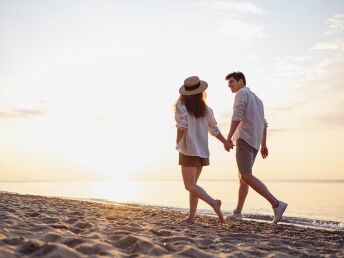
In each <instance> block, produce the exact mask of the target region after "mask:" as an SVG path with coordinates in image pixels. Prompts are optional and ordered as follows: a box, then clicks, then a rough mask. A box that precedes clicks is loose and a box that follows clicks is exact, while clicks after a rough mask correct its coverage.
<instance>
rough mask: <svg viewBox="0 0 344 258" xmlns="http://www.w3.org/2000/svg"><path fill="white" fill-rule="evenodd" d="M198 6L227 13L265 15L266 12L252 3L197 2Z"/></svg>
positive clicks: (231, 1) (230, 1)
mask: <svg viewBox="0 0 344 258" xmlns="http://www.w3.org/2000/svg"><path fill="white" fill-rule="evenodd" d="M197 4H198V5H202V6H207V7H211V8H213V9H216V10H225V11H233V12H239V13H243V14H258V15H261V14H264V13H265V12H266V11H265V10H264V9H262V8H260V7H258V6H256V5H254V4H252V3H249V2H244V3H243V2H239V1H234V0H227V1H212V0H208V1H199V2H197Z"/></svg>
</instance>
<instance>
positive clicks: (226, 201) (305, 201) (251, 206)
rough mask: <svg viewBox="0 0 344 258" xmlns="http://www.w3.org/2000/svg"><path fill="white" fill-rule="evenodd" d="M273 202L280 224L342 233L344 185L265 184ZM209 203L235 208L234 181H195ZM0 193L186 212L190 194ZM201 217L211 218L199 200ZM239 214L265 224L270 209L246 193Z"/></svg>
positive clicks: (63, 187) (33, 187) (120, 189)
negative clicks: (280, 209) (278, 203)
mask: <svg viewBox="0 0 344 258" xmlns="http://www.w3.org/2000/svg"><path fill="white" fill-rule="evenodd" d="M264 183H265V185H266V186H267V187H268V189H269V190H270V192H271V193H272V194H273V195H275V196H276V197H277V198H278V199H280V200H283V201H284V202H287V203H288V208H287V210H286V212H285V214H284V215H285V216H284V217H283V220H282V223H285V224H293V225H297V226H302V227H315V228H322V229H328V230H340V231H344V180H283V181H276V180H265V181H264ZM198 184H199V185H200V186H201V187H203V188H204V189H205V190H206V191H207V192H208V194H209V195H211V196H212V197H213V198H216V199H220V200H222V207H221V208H222V210H223V213H224V215H228V214H231V213H232V212H233V209H234V208H235V206H236V202H237V195H238V194H237V193H238V187H239V184H238V182H237V181H236V180H229V181H228V180H203V181H202V180H201V179H200V180H199V182H198ZM0 191H5V192H12V193H19V194H30V195H42V196H51V197H63V198H70V199H78V200H90V201H96V202H110V203H111V202H116V203H133V204H141V205H146V206H154V207H156V206H158V207H160V208H163V209H174V210H181V211H185V212H187V210H188V205H189V203H188V202H189V197H188V196H189V195H188V192H187V191H186V190H185V188H184V185H183V182H182V181H179V180H168V181H149V180H118V181H112V180H106V181H92V182H90V181H86V182H85V181H83V182H0ZM198 212H199V213H200V214H207V215H215V214H214V212H213V210H212V209H211V208H210V207H209V206H208V205H207V204H206V203H204V202H203V201H201V200H200V201H199V205H198ZM243 215H244V218H245V219H246V220H256V221H262V222H267V223H269V222H270V221H271V220H272V215H273V211H272V208H271V206H270V204H269V203H268V202H267V201H266V200H265V199H264V198H263V197H261V196H260V195H259V194H257V193H256V192H255V191H254V190H253V189H250V190H249V193H248V196H247V199H246V202H245V205H244V209H243Z"/></svg>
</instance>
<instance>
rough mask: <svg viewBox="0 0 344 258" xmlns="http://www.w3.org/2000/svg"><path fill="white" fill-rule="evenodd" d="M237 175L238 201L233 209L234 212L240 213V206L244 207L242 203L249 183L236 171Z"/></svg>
mask: <svg viewBox="0 0 344 258" xmlns="http://www.w3.org/2000/svg"><path fill="white" fill-rule="evenodd" d="M238 176H239V184H240V185H239V192H238V203H237V206H236V208H235V210H234V213H235V214H241V212H242V208H243V207H244V203H245V200H246V197H247V194H248V189H249V185H248V184H246V183H245V181H244V180H242V178H241V174H240V173H238Z"/></svg>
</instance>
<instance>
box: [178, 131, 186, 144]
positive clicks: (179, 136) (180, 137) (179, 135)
mask: <svg viewBox="0 0 344 258" xmlns="http://www.w3.org/2000/svg"><path fill="white" fill-rule="evenodd" d="M184 133H185V128H178V129H177V139H176V143H177V144H178V143H179V142H180V140H181V139H182V138H183V136H184Z"/></svg>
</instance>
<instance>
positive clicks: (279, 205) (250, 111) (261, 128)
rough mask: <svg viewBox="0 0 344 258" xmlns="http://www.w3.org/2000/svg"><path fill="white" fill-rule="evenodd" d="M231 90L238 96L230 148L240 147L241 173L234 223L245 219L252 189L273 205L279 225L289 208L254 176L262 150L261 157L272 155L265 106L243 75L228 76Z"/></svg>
mask: <svg viewBox="0 0 344 258" xmlns="http://www.w3.org/2000/svg"><path fill="white" fill-rule="evenodd" d="M226 80H228V86H229V88H230V89H231V91H232V92H233V93H235V99H234V106H233V116H232V122H231V126H230V130H229V133H228V137H227V140H228V141H229V143H230V146H231V147H230V148H233V146H234V144H233V141H235V144H236V161H237V165H238V169H239V174H238V175H239V180H240V186H239V195H238V203H237V207H236V209H235V210H234V212H233V214H232V215H230V216H228V218H232V219H242V215H241V211H242V208H243V206H244V202H245V199H246V196H247V193H248V188H249V186H251V187H252V188H253V189H254V190H255V191H256V192H257V193H259V194H260V195H261V196H263V197H264V198H265V199H266V200H267V201H269V202H270V204H271V206H272V208H273V211H274V218H273V221H272V222H273V223H275V224H276V223H278V222H279V221H280V220H281V218H282V215H283V213H284V211H285V209H286V208H287V205H288V204H286V203H284V202H282V201H279V200H277V199H276V198H275V197H274V196H273V195H272V194H271V193H270V192H269V190H268V189H267V187H266V186H265V185H264V184H263V182H261V181H260V180H259V179H258V178H256V177H254V176H253V175H252V167H253V164H254V161H255V158H256V155H257V153H258V150H259V147H260V153H261V155H262V157H263V159H265V158H266V157H267V156H268V154H269V152H268V148H267V146H266V131H267V122H266V120H265V118H264V106H263V102H262V101H261V100H260V99H259V98H258V97H257V96H256V95H255V94H254V93H253V92H252V91H251V90H250V89H249V88H248V87H246V79H245V76H244V74H243V73H241V72H233V73H230V74H228V75H227V76H226Z"/></svg>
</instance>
